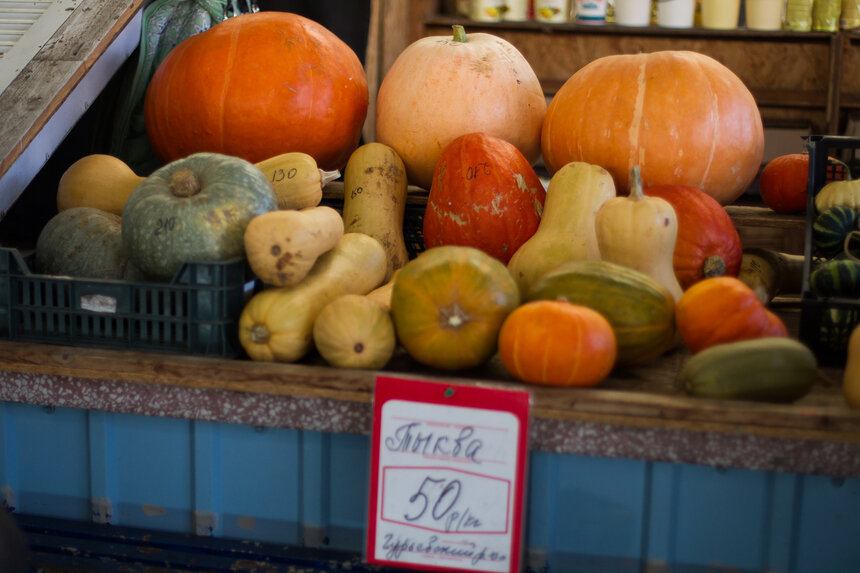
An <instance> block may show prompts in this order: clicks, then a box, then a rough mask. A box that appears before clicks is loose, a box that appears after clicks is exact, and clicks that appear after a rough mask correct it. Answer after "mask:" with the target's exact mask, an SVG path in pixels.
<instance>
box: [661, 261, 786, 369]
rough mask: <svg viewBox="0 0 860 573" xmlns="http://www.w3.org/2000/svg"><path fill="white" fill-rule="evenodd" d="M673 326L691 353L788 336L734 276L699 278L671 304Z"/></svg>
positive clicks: (749, 289)
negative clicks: (676, 328) (673, 306)
mask: <svg viewBox="0 0 860 573" xmlns="http://www.w3.org/2000/svg"><path fill="white" fill-rule="evenodd" d="M675 324H676V326H677V327H678V333H679V334H680V335H681V338H682V339H683V341H684V344H686V345H687V348H689V349H690V352H692V353H694V354H695V353H696V352H699V351H701V350H704V349H705V348H708V347H710V346H713V345H715V344H721V343H726V342H736V341H739V340H748V339H752V338H765V337H768V336H788V329H787V328H786V326H785V323H784V322H783V321H782V319H781V318H779V316H777V315H776V314H774V313H773V312H772V311H770V310H769V309H768V308H767V307H765V306H764V305H763V304H762V303H761V301H759V299H758V298H757V297H756V295H755V292H753V290H752V289H751V288H750V287H748V286H747V285H746V284H744V283H743V282H742V281H741V280H740V279H737V278H735V277H713V278H707V279H703V280H701V281H699V282H698V283H696V284H694V285H693V286H691V287H690V288H689V289H687V290H686V291H684V294H683V295H682V296H681V298H680V300H678V303H677V304H676V305H675Z"/></svg>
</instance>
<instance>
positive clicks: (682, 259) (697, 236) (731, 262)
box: [644, 185, 743, 289]
mask: <svg viewBox="0 0 860 573" xmlns="http://www.w3.org/2000/svg"><path fill="white" fill-rule="evenodd" d="M644 193H645V195H648V196H650V197H660V198H661V199H665V200H666V201H668V202H669V204H670V205H672V208H673V209H675V214H676V215H677V217H678V237H677V239H676V240H675V251H674V253H673V257H672V267H673V268H674V270H675V277H676V278H677V279H678V283H679V284H680V285H681V288H682V289H688V288H690V287H691V286H692V285H693V284H694V283H696V282H698V281H700V280H702V279H703V278H706V277H713V276H724V275H725V276H730V277H736V276H738V272H739V271H740V268H741V260H742V259H743V245H742V244H741V237H740V235H739V234H738V230H737V228H736V227H735V224H734V223H733V222H732V218H731V217H730V216H729V214H728V212H727V211H726V209H725V208H724V207H723V206H722V205H720V204H719V203H717V201H716V200H715V199H714V198H713V197H711V196H710V195H708V194H707V193H705V192H704V191H702V190H701V189H696V188H695V187H686V186H683V185H657V186H656V187H649V188H648V189H645V190H644Z"/></svg>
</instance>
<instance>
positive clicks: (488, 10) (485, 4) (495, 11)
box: [469, 0, 505, 22]
mask: <svg viewBox="0 0 860 573" xmlns="http://www.w3.org/2000/svg"><path fill="white" fill-rule="evenodd" d="M504 5H505V2H504V0H471V1H470V2H469V18H470V19H472V20H475V21H476V22H499V21H500V20H501V19H502V10H503V8H504Z"/></svg>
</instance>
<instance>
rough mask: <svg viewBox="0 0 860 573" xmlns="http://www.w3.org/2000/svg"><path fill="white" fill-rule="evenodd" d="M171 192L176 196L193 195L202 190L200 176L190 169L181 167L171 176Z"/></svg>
mask: <svg viewBox="0 0 860 573" xmlns="http://www.w3.org/2000/svg"><path fill="white" fill-rule="evenodd" d="M170 192H171V193H173V196H174V197H191V196H192V195H197V193H199V192H200V178H199V177H197V174H196V173H194V172H193V171H191V170H190V169H187V168H185V169H179V170H177V171H174V172H173V175H171V176H170Z"/></svg>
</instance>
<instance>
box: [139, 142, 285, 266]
mask: <svg viewBox="0 0 860 573" xmlns="http://www.w3.org/2000/svg"><path fill="white" fill-rule="evenodd" d="M277 208H278V200H277V197H276V196H275V192H274V191H273V190H272V187H271V185H270V184H269V181H268V178H267V177H266V176H265V175H264V174H263V172H262V171H260V169H258V168H257V167H256V166H254V165H253V164H252V163H250V162H248V161H246V160H244V159H240V158H238V157H232V156H227V155H221V154H217V153H196V154H193V155H189V156H188V157H185V158H183V159H178V160H176V161H173V162H171V163H168V164H167V165H165V166H163V167H161V168H160V169H158V170H156V171H155V172H154V173H153V174H152V175H150V176H149V177H147V178H146V179H145V180H144V181H143V182H141V183H140V184H139V185H138V186H137V187H136V188H135V190H134V191H132V193H131V195H130V196H129V198H128V201H127V202H126V204H125V207H124V208H123V212H122V239H123V242H124V244H125V246H126V248H127V249H128V252H129V256H130V257H131V260H132V261H134V263H135V264H136V265H137V266H138V267H140V268H141V269H142V270H143V271H144V272H145V273H147V274H149V275H151V276H153V277H154V278H156V279H159V280H170V279H171V278H172V277H173V276H174V274H175V273H176V271H177V270H179V268H180V266H181V265H182V264H183V263H185V262H198V263H214V262H223V261H227V260H230V259H234V258H237V257H243V256H244V255H245V246H244V233H245V227H246V226H247V225H248V222H249V221H250V220H251V219H252V218H253V217H255V216H257V215H260V214H262V213H266V212H268V211H274V210H275V209H277Z"/></svg>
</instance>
